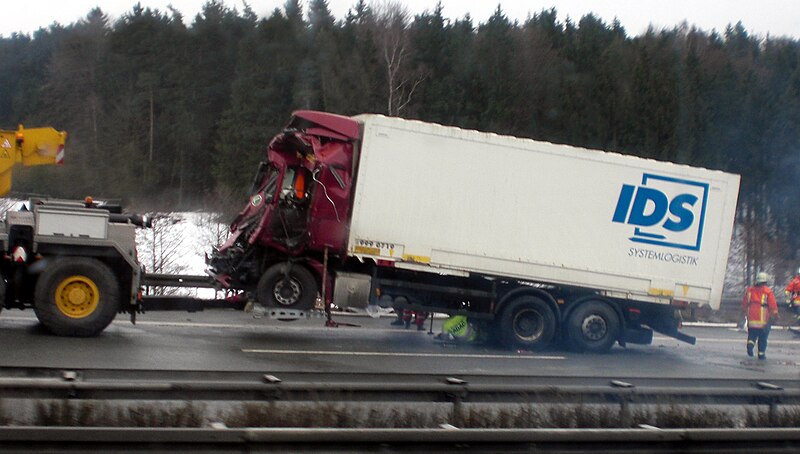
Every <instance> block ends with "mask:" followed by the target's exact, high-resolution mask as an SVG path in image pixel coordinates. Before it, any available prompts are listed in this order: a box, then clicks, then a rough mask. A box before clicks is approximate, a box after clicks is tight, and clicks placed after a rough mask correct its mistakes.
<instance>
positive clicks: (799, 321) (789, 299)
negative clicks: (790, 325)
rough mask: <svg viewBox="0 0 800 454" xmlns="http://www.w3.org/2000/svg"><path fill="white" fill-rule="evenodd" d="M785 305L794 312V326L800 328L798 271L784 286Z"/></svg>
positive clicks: (799, 276)
mask: <svg viewBox="0 0 800 454" xmlns="http://www.w3.org/2000/svg"><path fill="white" fill-rule="evenodd" d="M785 293H786V305H787V306H788V307H789V310H791V311H792V312H794V317H795V323H794V324H795V325H798V326H800V269H798V270H797V275H796V276H795V277H794V278H793V279H792V280H791V281H789V285H787V286H786V290H785Z"/></svg>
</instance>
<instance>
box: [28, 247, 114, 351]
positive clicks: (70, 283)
mask: <svg viewBox="0 0 800 454" xmlns="http://www.w3.org/2000/svg"><path fill="white" fill-rule="evenodd" d="M118 307H119V288H118V286H117V282H116V279H115V278H114V273H113V272H112V271H111V269H109V267H108V266H107V265H105V264H104V263H103V262H101V261H99V260H95V259H90V258H82V257H67V258H62V259H57V260H55V261H54V262H53V263H52V264H51V265H50V266H48V267H47V268H46V269H45V270H44V272H43V273H42V274H41V276H39V280H38V281H37V282H36V290H35V294H34V311H35V312H36V317H37V318H38V319H39V321H40V322H41V323H42V324H43V325H44V326H45V327H47V329H49V330H50V331H52V332H53V333H55V334H58V335H60V336H79V337H88V336H94V335H96V334H98V333H100V332H101V331H103V330H104V329H105V328H106V327H107V326H108V325H109V323H111V321H112V320H114V317H116V315H117V309H118Z"/></svg>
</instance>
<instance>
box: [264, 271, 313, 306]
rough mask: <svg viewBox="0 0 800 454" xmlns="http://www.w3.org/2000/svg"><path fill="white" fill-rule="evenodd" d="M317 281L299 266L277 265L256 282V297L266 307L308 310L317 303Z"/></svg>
mask: <svg viewBox="0 0 800 454" xmlns="http://www.w3.org/2000/svg"><path fill="white" fill-rule="evenodd" d="M317 287H318V286H317V281H316V279H314V276H313V275H312V274H311V272H310V271H308V270H307V269H306V268H305V267H303V266H301V265H295V264H292V265H290V264H288V263H278V264H277V265H273V266H271V267H270V268H268V269H267V271H265V272H264V275H263V276H261V279H259V281H258V289H257V290H256V296H257V298H258V301H259V302H260V303H261V304H263V305H265V306H267V307H280V308H284V309H297V310H308V309H312V308H313V307H314V303H316V301H317V291H318V289H317Z"/></svg>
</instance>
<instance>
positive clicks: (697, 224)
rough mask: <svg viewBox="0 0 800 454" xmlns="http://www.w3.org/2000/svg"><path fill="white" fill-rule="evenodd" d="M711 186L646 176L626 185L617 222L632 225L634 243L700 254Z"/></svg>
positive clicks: (616, 212)
mask: <svg viewBox="0 0 800 454" xmlns="http://www.w3.org/2000/svg"><path fill="white" fill-rule="evenodd" d="M707 201H708V183H700V182H697V181H690V180H682V179H678V178H670V177H664V176H659V175H653V174H647V173H646V174H644V175H643V176H642V184H641V185H640V186H632V185H629V184H624V185H622V190H621V191H620V193H619V200H617V208H616V210H614V218H613V222H617V223H620V224H628V225H632V226H634V227H635V228H634V229H633V237H631V238H630V240H631V241H635V242H638V243H646V244H656V245H660V246H668V247H673V248H678V249H687V250H690V251H699V250H700V243H701V241H702V239H703V222H704V221H705V214H706V202H707Z"/></svg>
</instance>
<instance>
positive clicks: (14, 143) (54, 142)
mask: <svg viewBox="0 0 800 454" xmlns="http://www.w3.org/2000/svg"><path fill="white" fill-rule="evenodd" d="M66 140H67V133H66V132H64V131H57V130H56V129H55V128H50V127H45V128H31V129H25V128H24V127H23V126H22V125H19V127H18V128H17V130H16V131H8V130H3V129H0V197H2V196H4V195H6V194H8V192H9V191H10V190H11V177H12V172H13V169H14V165H16V164H22V165H23V166H39V165H61V164H62V163H63V161H64V143H65V142H66Z"/></svg>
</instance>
